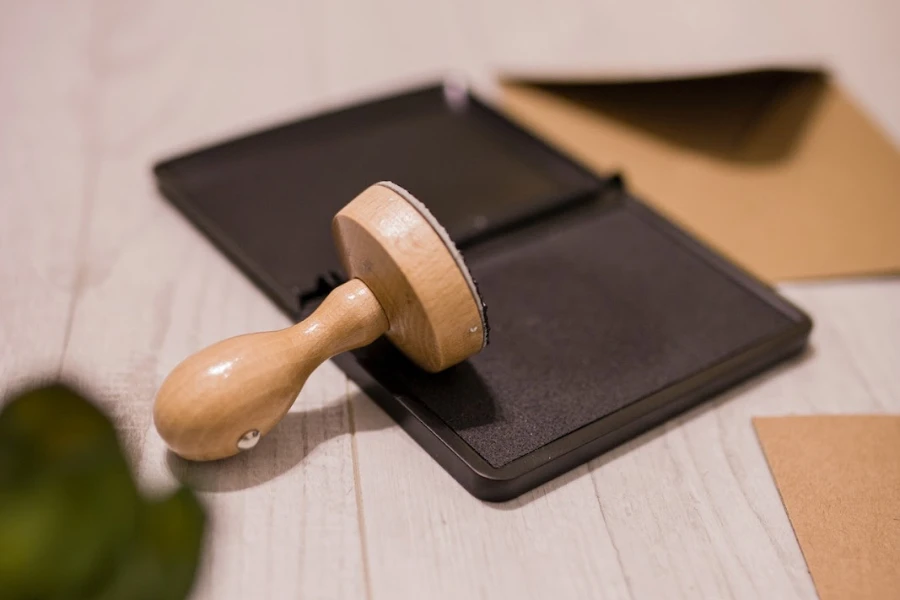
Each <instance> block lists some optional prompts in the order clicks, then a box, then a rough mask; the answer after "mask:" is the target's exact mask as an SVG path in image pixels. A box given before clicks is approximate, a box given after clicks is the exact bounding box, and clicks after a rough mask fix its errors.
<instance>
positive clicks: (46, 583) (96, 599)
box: [0, 385, 205, 600]
mask: <svg viewBox="0 0 900 600" xmlns="http://www.w3.org/2000/svg"><path fill="white" fill-rule="evenodd" d="M204 524H205V519H204V513H203V509H202V507H201V506H200V504H199V503H198V501H197V499H196V497H195V496H194V494H193V492H191V491H190V490H188V489H186V488H181V489H179V490H178V491H176V492H175V493H174V494H173V495H171V496H169V497H168V498H164V499H146V498H143V497H142V496H141V494H140V493H139V492H138V489H137V487H136V485H135V482H134V479H133V478H132V476H131V471H130V469H129V466H128V463H127V461H126V459H125V457H124V455H123V454H122V449H121V447H120V446H119V441H118V439H117V437H116V433H115V430H114V429H113V426H112V424H111V423H110V422H109V420H108V419H107V418H106V417H105V416H104V415H103V414H102V413H101V412H100V411H99V410H98V409H97V408H96V407H95V406H93V405H92V404H91V403H90V402H88V401H87V400H85V399H84V398H82V397H81V396H79V395H78V394H76V393H75V392H73V391H72V390H70V389H69V388H66V387H64V386H59V385H57V386H52V387H46V388H42V389H37V390H34V391H30V392H26V393H24V394H21V395H19V396H18V397H16V398H13V399H11V400H8V401H6V402H4V406H3V408H2V411H0V597H2V598H3V599H4V600H7V599H8V600H26V599H28V600H38V599H57V598H58V599H66V600H82V599H85V600H86V599H91V600H118V599H134V600H143V599H147V600H151V599H152V600H175V599H177V600H182V599H184V598H186V597H187V595H188V593H189V592H190V589H191V585H192V583H193V580H194V574H195V572H196V569H197V562H198V558H199V554H200V547H201V543H202V537H203V529H204Z"/></svg>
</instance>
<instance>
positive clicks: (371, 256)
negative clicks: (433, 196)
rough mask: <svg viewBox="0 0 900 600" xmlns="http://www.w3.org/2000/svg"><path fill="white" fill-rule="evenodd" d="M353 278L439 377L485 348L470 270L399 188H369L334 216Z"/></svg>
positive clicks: (406, 347)
mask: <svg viewBox="0 0 900 600" xmlns="http://www.w3.org/2000/svg"><path fill="white" fill-rule="evenodd" d="M333 230H334V238H335V241H336V242H337V247H338V254H339V255H340V257H341V263H342V264H343V265H344V270H345V272H346V273H347V276H348V277H355V278H358V279H360V280H362V281H364V282H365V284H366V285H368V286H369V288H370V289H371V290H372V293H373V294H374V295H375V297H376V298H377V299H378V302H379V303H380V304H381V307H382V308H383V309H384V314H385V315H386V316H387V320H388V323H389V327H388V329H387V337H388V339H389V340H391V342H393V343H394V345H395V346H397V348H398V349H399V350H400V351H401V352H403V354H405V355H406V356H407V357H409V358H410V360H412V361H413V362H414V363H416V364H417V365H419V366H420V367H421V368H423V369H425V370H426V371H429V372H432V373H436V372H438V371H443V370H444V369H447V368H449V367H451V366H453V365H455V364H458V363H460V362H462V361H463V360H465V359H467V358H469V357H470V356H472V355H473V354H476V353H478V352H480V351H481V349H482V348H484V345H485V343H486V342H487V324H486V323H485V316H484V312H483V306H484V305H483V303H482V301H481V297H480V296H479V295H478V290H477V289H476V288H475V283H474V281H473V280H472V276H471V274H469V269H468V267H467V266H466V265H465V263H464V262H463V259H462V256H461V255H460V254H459V252H457V251H456V247H455V246H454V244H453V242H452V241H451V240H450V237H449V236H448V235H447V233H446V231H445V230H444V228H443V226H442V225H441V224H440V223H438V222H437V220H436V219H435V218H434V216H433V215H431V213H430V212H429V211H428V209H427V208H426V207H425V206H424V205H422V204H421V202H420V201H419V200H418V199H416V198H415V197H413V196H412V195H411V194H410V193H409V192H407V191H406V190H403V189H402V188H399V187H397V186H396V184H378V185H373V186H371V187H369V188H368V189H367V190H365V191H364V192H362V193H361V194H360V195H359V196H357V197H356V198H354V199H353V201H352V202H350V203H349V204H347V206H345V207H344V208H342V209H341V210H340V211H339V212H338V214H337V215H335V217H334V222H333Z"/></svg>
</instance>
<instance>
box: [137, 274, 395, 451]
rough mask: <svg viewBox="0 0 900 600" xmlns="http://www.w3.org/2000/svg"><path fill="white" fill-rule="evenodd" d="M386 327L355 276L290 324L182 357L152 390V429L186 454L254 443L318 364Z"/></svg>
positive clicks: (368, 292)
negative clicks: (316, 307)
mask: <svg viewBox="0 0 900 600" xmlns="http://www.w3.org/2000/svg"><path fill="white" fill-rule="evenodd" d="M388 326H389V325H388V319H387V317H386V316H385V314H384V311H383V310H382V307H381V305H380V304H379V303H378V300H377V299H376V298H375V296H374V294H372V291H371V290H370V289H369V288H368V287H367V286H366V284H365V283H363V282H362V281H360V280H359V279H352V280H350V281H348V282H347V283H345V284H343V285H341V286H339V287H337V288H335V289H334V290H333V291H332V292H331V293H330V294H329V295H328V297H327V298H326V299H325V300H324V301H323V302H322V304H321V305H320V306H319V308H318V309H316V311H315V312H314V313H313V314H312V315H310V316H309V318H307V319H306V320H304V321H302V322H301V323H298V324H296V325H294V326H293V327H288V328H286V329H282V330H280V331H269V332H264V333H255V334H249V335H241V336H237V337H233V338H230V339H227V340H224V341H221V342H218V343H216V344H213V345H212V346H209V347H208V348H206V349H204V350H201V351H200V352H198V353H196V354H194V355H192V356H190V357H188V358H187V359H185V360H184V361H183V362H182V363H181V364H179V365H178V366H177V367H175V369H174V370H173V371H172V373H171V374H169V376H168V377H167V378H166V380H165V381H164V382H163V384H162V387H161V388H160V390H159V393H158V394H157V396H156V402H155V404H154V407H153V420H154V423H155V424H156V429H157V431H159V434H160V436H162V438H163V440H165V442H166V443H167V444H168V446H169V448H171V449H172V451H173V452H175V453H176V454H178V455H179V456H182V457H183V458H187V459H191V460H215V459H218V458H225V457H227V456H231V455H233V454H237V453H238V452H240V451H241V450H245V449H249V448H252V447H253V446H255V445H256V442H257V441H258V440H259V438H260V437H262V436H264V435H265V434H266V433H268V432H269V431H270V430H271V429H272V428H273V427H274V426H275V425H276V424H277V423H278V422H279V421H280V420H281V418H282V417H283V416H284V415H285V413H287V411H288V409H289V408H290V407H291V405H292V404H293V403H294V399H295V398H296V397H297V394H299V393H300V389H301V388H302V387H303V384H304V383H306V379H307V378H308V377H309V375H310V373H312V372H313V370H315V368H316V367H318V366H319V365H320V364H322V363H323V362H324V361H326V360H328V359H329V358H331V357H332V356H334V355H336V354H340V353H341V352H346V351H348V350H353V349H354V348H359V347H361V346H365V345H368V344H370V343H372V342H373V341H375V340H376V339H378V338H379V337H380V336H381V335H382V334H384V333H385V332H386V331H387V330H388Z"/></svg>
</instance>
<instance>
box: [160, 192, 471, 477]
mask: <svg viewBox="0 0 900 600" xmlns="http://www.w3.org/2000/svg"><path fill="white" fill-rule="evenodd" d="M332 229H333V233H334V237H335V240H336V242H337V247H338V252H339V254H340V256H341V262H342V263H343V265H344V269H345V271H346V273H347V274H348V276H349V278H350V280H349V281H348V282H347V283H344V284H343V285H341V286H339V287H337V288H335V289H334V290H333V291H332V292H331V294H329V295H328V297H327V298H326V299H325V300H324V301H323V302H322V304H321V305H320V306H319V307H318V308H317V309H316V311H315V312H314V313H313V314H312V315H311V316H310V317H309V318H307V319H306V320H304V321H302V322H301V323H298V324H297V325H294V326H293V327H288V328H287V329H282V330H280V331H270V332H264V333H255V334H249V335H241V336H237V337H234V338H230V339H227V340H224V341H221V342H219V343H217V344H214V345H212V346H210V347H208V348H206V349H204V350H201V351H200V352H198V353H196V354H194V355H193V356H190V357H188V358H187V359H185V360H184V362H182V363H181V364H179V365H178V366H177V367H175V369H174V370H173V371H172V373H170V374H169V376H168V377H167V378H166V380H165V381H164V382H163V384H162V387H161V388H160V390H159V393H158V394H157V397H156V402H155V404H154V407H153V420H154V422H155V424H156V429H157V430H158V431H159V434H160V436H162V438H163V440H165V442H166V443H167V444H168V445H169V447H170V448H171V449H172V450H173V451H174V452H175V453H176V454H178V455H180V456H182V457H184V458H188V459H192V460H214V459H218V458H224V457H227V456H231V455H233V454H236V453H238V452H240V451H241V450H246V449H249V448H252V447H253V446H255V445H256V442H257V441H258V440H259V438H260V437H261V436H263V435H265V434H266V433H268V432H269V431H270V430H271V429H272V428H273V427H274V426H275V424H276V423H278V421H280V420H281V418H282V417H283V416H284V415H285V413H287V411H288V409H289V408H290V407H291V405H292V404H293V403H294V399H295V398H296V397H297V394H299V392H300V389H301V388H302V387H303V384H304V383H305V382H306V379H307V378H308V377H309V375H310V373H312V371H313V370H314V369H315V368H316V367H317V366H319V365H320V364H321V363H322V362H324V361H325V360H327V359H329V358H331V357H332V356H334V355H336V354H339V353H341V352H346V351H348V350H353V349H355V348H359V347H361V346H365V345H367V344H370V343H372V342H373V341H375V340H376V339H377V338H379V337H380V336H382V335H386V336H387V337H388V339H389V340H390V341H391V342H392V343H393V344H394V345H395V346H396V347H397V348H398V349H399V350H400V351H401V352H403V353H404V354H405V355H406V356H407V357H408V358H409V359H410V360H412V361H413V362H414V363H416V364H417V365H418V366H420V367H421V368H423V369H425V370H426V371H430V372H437V371H441V370H443V369H446V368H448V367H450V366H453V365H455V364H457V363H459V362H462V361H463V360H465V359H466V358H468V357H470V356H472V355H473V354H476V353H477V352H479V351H480V350H481V349H482V348H483V347H484V346H485V345H486V344H487V333H488V331H487V320H486V316H485V311H484V305H483V303H482V301H481V298H480V296H479V294H478V290H477V289H476V287H475V282H474V281H473V279H472V276H471V275H470V273H469V270H468V268H467V267H466V265H465V263H464V262H463V259H462V256H461V255H460V254H459V252H458V251H457V250H456V247H455V246H454V244H453V242H452V241H451V240H450V237H449V236H448V235H447V232H446V231H445V230H444V228H443V227H442V226H441V225H440V224H439V223H438V222H437V221H436V220H435V219H434V217H433V216H432V215H431V213H430V212H429V211H428V209H427V208H426V207H425V206H424V205H423V204H422V203H421V202H419V201H418V200H417V199H416V198H414V197H413V196H412V195H411V194H409V193H408V192H407V191H406V190H404V189H402V188H400V187H398V186H396V185H394V184H392V183H387V182H383V183H379V184H376V185H373V186H371V187H369V188H368V189H366V190H365V191H364V192H362V193H361V194H360V195H359V196H357V197H356V198H355V199H353V201H351V202H350V203H349V204H348V205H347V206H345V207H344V208H343V209H341V211H340V212H338V214H337V215H336V216H335V217H334V221H333V223H332Z"/></svg>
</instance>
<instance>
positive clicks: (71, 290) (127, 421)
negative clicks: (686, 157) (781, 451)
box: [0, 0, 900, 600]
mask: <svg viewBox="0 0 900 600" xmlns="http://www.w3.org/2000/svg"><path fill="white" fill-rule="evenodd" d="M570 4H572V6H573V8H572V9H571V11H572V12H571V15H572V18H573V19H575V18H577V17H578V13H577V11H576V10H575V9H576V8H577V6H582V5H583V3H579V2H571V3H570ZM869 4H870V5H871V6H870V8H872V7H878V6H879V4H880V3H879V2H878V1H877V0H871V2H869ZM854 6H857V5H854ZM891 6H892V5H889V3H884V6H883V7H882V8H884V9H885V10H894V9H893V8H891ZM479 7H480V3H477V2H474V1H471V2H469V1H466V2H460V3H452V2H449V1H448V0H444V1H440V2H418V1H415V0H390V1H384V2H380V3H378V4H377V5H376V3H374V2H362V1H357V2H350V1H349V0H341V1H336V2H272V3H270V5H268V6H261V5H258V4H257V3H225V2H213V1H212V0H208V1H206V2H180V1H175V0H171V1H166V2H155V3H137V2H118V1H115V0H105V1H98V2H92V3H91V2H44V1H36V2H12V1H7V2H2V3H0V392H3V391H6V390H9V389H12V388H15V387H18V386H19V385H21V384H22V383H24V382H25V381H27V380H31V379H33V378H34V377H46V378H52V377H56V376H58V375H60V374H61V375H64V376H66V377H68V378H70V379H74V380H76V381H77V382H79V383H80V384H82V385H84V386H85V387H87V388H88V389H89V390H91V391H93V392H94V393H95V394H96V395H97V397H99V398H101V399H102V400H103V402H104V405H105V407H106V409H107V410H108V411H109V412H110V413H111V414H112V415H113V417H114V418H115V420H116V423H117V425H118V426H119V428H120V430H121V432H122V436H123V440H124V442H125V444H126V447H127V449H128V452H129V454H130V456H131V458H132V459H133V460H134V462H135V464H136V465H137V467H138V470H139V472H140V475H141V479H142V481H143V483H144V484H145V485H147V486H148V487H150V488H157V487H164V486H165V485H168V484H171V483H172V482H174V481H175V480H176V478H179V479H184V480H187V481H190V482H192V483H193V484H194V485H195V486H196V487H197V488H198V489H199V490H201V492H202V495H203V498H204V500H205V502H206V504H207V506H208V507H209V510H210V512H211V514H212V531H211V534H210V536H209V539H208V541H207V552H206V555H205V559H204V564H203V568H202V572H201V574H200V579H199V582H198V586H197V589H196V592H195V594H194V597H195V598H198V599H199V598H204V599H206V598H215V599H217V600H223V599H224V600H227V599H230V598H234V599H242V600H243V599H245V598H298V597H302V598H361V597H366V598H386V599H387V598H404V597H410V598H439V597H443V598H470V597H471V598H474V597H480V598H500V597H515V598H547V597H554V598H560V599H561V598H595V597H596V598H599V597H603V598H660V597H665V598H678V597H683V598H696V597H705V598H730V597H734V598H762V597H765V598H789V597H797V598H814V597H815V591H814V588H813V586H812V582H811V580H810V578H809V575H808V573H807V571H806V567H805V564H804V562H803V558H802V556H801V554H800V550H799V547H798V545H797V543H796V540H795V538H794V536H793V533H792V531H791V528H790V524H789V522H788V520H787V517H786V515H785V513H784V510H783V508H782V505H781V503H780V501H779V498H778V493H777V490H776V488H775V486H774V484H773V482H772V479H771V477H770V475H769V472H768V469H767V467H766V464H765V461H764V459H763V455H762V452H761V451H760V449H759V447H758V444H757V442H756V439H755V436H754V434H753V430H752V428H751V425H750V418H751V417H752V416H754V415H772V414H785V413H821V412H828V413H860V412H864V413H865V412H869V413H871V412H875V413H878V412H898V411H900V370H898V369H897V365H898V364H900V281H898V280H897V279H891V278H887V279H880V280H861V281H853V282H827V283H815V284H812V283H810V284H796V285H785V286H783V287H782V290H783V291H784V292H785V293H786V294H787V295H788V296H789V297H790V298H792V299H793V300H795V301H796V302H797V303H799V304H800V305H801V306H803V307H804V308H806V309H807V310H808V311H809V312H810V313H811V314H812V315H813V317H814V318H815V320H816V329H815V331H814V334H813V338H812V350H811V351H810V352H809V353H808V354H807V355H806V356H805V357H804V358H802V359H800V360H798V361H795V362H794V363H793V364H791V365H788V366H785V367H783V368H780V369H778V370H777V371H775V372H773V373H771V374H769V375H767V376H765V377H763V378H759V379H757V380H754V381H753V382H751V383H749V384H747V385H744V386H742V387H741V388H739V389H737V390H734V391H732V392H730V393H728V394H726V395H725V396H723V397H721V398H719V399H717V400H715V401H713V402H711V403H708V404H706V405H705V406H703V407H701V408H698V409H696V410H694V411H692V412H691V413H689V414H687V415H685V416H684V417H682V418H679V419H677V420H675V421H673V422H671V423H669V424H667V425H665V426H664V427H661V428H658V429H656V430H654V431H652V432H650V433H648V434H647V435H644V436H642V437H641V438H639V439H637V440H635V441H633V442H631V443H629V444H626V445H625V446H623V447H621V448H619V449H617V450H615V451H613V452H610V453H608V454H606V455H605V456H603V457H601V458H599V459H597V460H595V461H592V462H591V463H590V464H588V465H586V466H584V467H581V468H579V469H577V470H575V471H573V472H572V473H570V474H568V475H566V476H564V477H562V478H560V479H558V480H556V481H554V482H552V483H550V484H548V485H546V486H544V487H543V488H541V489H539V490H536V491H535V492H532V493H529V494H526V495H525V496H524V497H522V498H520V499H518V500H515V501H513V502H511V503H508V504H505V505H489V504H484V503H482V502H479V501H477V500H475V499H473V498H472V497H471V496H469V495H468V494H467V493H466V492H465V491H463V490H462V489H461V488H460V487H459V486H458V485H457V484H456V483H455V482H454V481H453V480H451V478H450V477H449V476H448V475H447V474H446V473H445V472H444V471H443V470H441V469H440V468H439V467H438V466H437V465H436V464H435V463H434V462H433V461H432V460H431V459H430V457H429V456H428V455H427V454H425V452H424V451H422V450H421V449H420V448H419V447H418V446H417V445H416V444H415V443H414V442H412V440H410V439H409V438H408V437H407V436H406V435H405V434H404V433H403V432H402V431H401V430H400V429H399V428H398V427H397V426H396V425H394V424H393V422H392V421H391V420H390V419H389V418H388V417H387V416H386V415H385V414H384V413H382V412H381V411H380V410H379V409H378V408H377V407H376V406H375V405H374V404H373V403H372V402H371V401H370V400H368V399H367V398H366V397H365V396H363V395H362V394H360V393H359V392H358V391H357V390H356V389H355V388H354V386H353V385H352V384H350V383H348V382H347V380H346V378H345V377H344V376H343V375H342V373H341V372H340V371H339V370H338V369H337V368H336V367H334V366H333V365H331V364H326V365H324V366H323V367H321V368H320V369H319V370H318V371H316V373H314V375H313V376H312V378H311V379H310V382H309V384H308V385H307V387H306V388H305V390H304V392H303V393H302V394H301V396H300V398H299V400H298V402H297V404H296V405H295V406H294V408H293V409H292V412H291V414H290V416H289V417H288V418H287V419H286V420H285V422H284V423H282V424H281V425H280V426H279V427H278V429H277V430H276V431H275V432H274V433H273V434H272V435H270V436H269V437H268V438H266V439H265V440H264V441H263V442H261V443H260V446H259V447H258V448H257V449H255V450H254V451H253V452H252V453H250V454H247V455H245V456H241V457H239V458H237V459H236V460H233V461H230V462H228V463H227V464H224V465H188V464H186V463H184V462H181V461H178V460H177V459H171V458H169V457H167V455H166V453H165V451H164V448H163V446H162V443H161V441H160V440H159V438H158V436H156V434H155V432H154V431H153V428H152V424H151V421H150V406H151V402H152V398H153V394H154V392H155V390H156V388H157V386H158V385H159V384H160V382H161V381H162V379H163V378H164V376H165V375H166V373H167V372H168V371H169V370H170V369H171V368H172V367H173V366H174V365H175V364H176V363H177V362H178V361H179V360H180V359H181V358H183V357H184V356H186V355H187V354H188V353H190V352H191V351H193V350H196V349H197V348H199V347H201V346H204V345H206V344H208V343H211V342H213V341H215V340H218V339H220V338H222V337H225V336H229V335H233V334H237V333H240V332H245V331H251V330H260V329H270V328H275V327H281V326H284V325H286V324H287V323H286V320H285V319H284V317H283V316H281V315H280V314H279V313H278V312H277V310H276V309H275V308H274V307H273V306H272V305H271V304H270V303H269V302H268V301H267V300H266V299H265V298H264V297H263V296H262V294H260V293H259V292H258V291H257V290H256V289H255V288H254V287H253V286H252V285H251V284H250V283H249V282H248V281H246V280H245V279H244V278H243V277H242V276H241V275H240V274H239V273H238V272H237V271H236V270H235V269H234V268H233V267H232V266H231V265H230V264H229V263H228V262H227V261H226V260H225V259H224V258H222V257H221V255H220V254H219V253H217V252H216V251H215V250H213V249H212V248H211V246H210V245H209V244H208V243H207V242H206V241H205V240H204V239H203V238H202V237H201V236H200V235H199V234H197V233H196V232H195V231H194V230H193V229H192V228H191V227H190V226H189V225H187V223H186V222H185V220H184V219H183V218H181V217H180V216H179V215H178V214H176V212H175V211H174V210H173V209H172V208H170V207H169V206H168V204H166V203H164V202H163V201H161V199H160V198H159V196H158V194H157V193H156V191H155V190H154V188H153V183H152V179H151V176H150V170H149V169H150V165H151V163H152V161H153V160H154V159H156V158H159V157H162V156H165V155H168V154H171V153H172V152H174V151H176V150H178V149H182V148H188V147H192V146H195V145H197V144H200V143H203V142H205V141H210V140H214V139H218V138H221V137H223V136H227V135H229V134H232V133H234V132H238V131H243V130H246V129H248V128H251V127H255V126H258V125H261V124H264V123H269V122H273V121H276V120H278V119H280V118H284V117H287V116H294V115H297V114H302V113H307V112H311V111H314V110H319V109H322V108H325V107H328V106H332V105H334V104H335V103H338V102H344V101H347V100H349V99H353V98H356V97H359V96H362V95H368V94H371V93H374V92H377V91H382V90H386V89H389V88H391V87H393V86H395V85H398V84H401V83H406V82H410V81H413V80H417V79H421V78H423V77H431V76H433V75H434V74H435V73H440V72H442V71H446V70H463V71H466V72H468V73H469V74H471V75H472V76H473V77H474V80H475V81H476V83H479V82H481V83H487V82H489V77H488V76H489V73H490V64H489V63H490V61H489V59H488V58H486V52H487V50H489V49H490V48H492V47H495V46H496V40H495V38H494V32H495V31H496V27H498V26H499V25H501V24H502V22H503V20H502V11H498V10H497V9H496V8H495V9H493V10H481V9H480V8H479ZM857 9H858V6H857ZM560 11H562V12H561V13H560V14H564V12H565V11H564V9H562V8H560ZM863 13H864V11H863ZM854 19H855V20H854V21H853V23H854V24H855V25H854V29H853V33H854V35H855V36H856V38H855V39H849V40H848V39H844V38H841V39H840V40H838V41H836V42H835V44H836V46H839V47H846V48H847V49H848V50H847V51H846V52H845V53H844V54H840V53H837V54H836V58H835V64H836V66H837V68H838V74H839V76H840V77H842V78H843V79H844V80H845V81H849V82H851V83H853V82H862V83H859V84H858V85H854V87H853V88H852V91H854V92H856V93H857V94H858V95H860V96H861V97H863V103H864V104H865V105H866V106H868V107H870V108H872V109H873V110H876V117H877V118H878V119H879V120H880V121H881V122H882V123H885V124H886V125H887V126H888V127H889V129H890V130H891V131H892V132H894V135H895V139H897V138H898V137H900V136H897V133H898V132H900V129H897V127H896V124H897V123H900V112H898V110H897V107H900V96H898V94H897V93H896V92H897V86H896V85H894V84H892V83H890V82H891V81H896V80H890V79H889V80H888V83H885V80H884V79H883V77H882V75H883V72H884V65H886V64H893V65H894V67H895V66H896V57H897V56H900V52H898V50H900V47H898V43H897V41H896V40H893V41H891V40H890V39H889V36H888V35H887V33H885V32H887V30H886V29H884V28H883V27H881V28H878V27H876V26H875V25H874V24H876V23H877V21H878V15H877V13H872V14H871V15H869V16H868V17H863V16H860V15H859V14H855V16H854ZM866 19H869V20H868V21H866ZM865 23H871V24H873V27H872V31H869V30H867V29H866V28H865V27H863V26H862V24H865ZM373 31H374V32H375V33H372V32H373ZM873 32H874V33H873ZM507 35H511V34H509V33H508V34H507ZM859 57H870V58H871V60H868V61H865V64H863V62H864V61H862V59H860V58H859ZM876 58H877V59H880V62H879V61H878V60H875V59H876ZM842 65H843V66H842ZM866 65H868V69H869V70H866ZM842 69H844V70H842ZM894 72H896V70H894ZM879 78H881V79H879ZM873 90H874V92H873ZM887 92H893V93H894V95H893V96H892V97H888V98H885V94H886V93H887Z"/></svg>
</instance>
